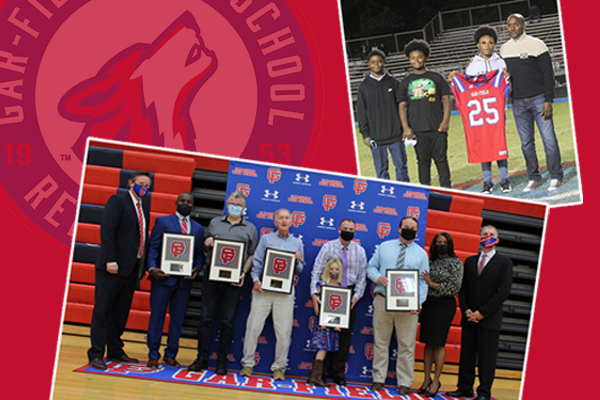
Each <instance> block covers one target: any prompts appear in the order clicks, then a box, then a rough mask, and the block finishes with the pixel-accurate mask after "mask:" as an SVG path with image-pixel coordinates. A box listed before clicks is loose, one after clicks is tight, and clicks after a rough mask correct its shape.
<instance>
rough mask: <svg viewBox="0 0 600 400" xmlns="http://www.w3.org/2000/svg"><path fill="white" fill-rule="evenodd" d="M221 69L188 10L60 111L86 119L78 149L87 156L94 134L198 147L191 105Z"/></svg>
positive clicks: (76, 92) (70, 95)
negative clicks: (85, 147)
mask: <svg viewBox="0 0 600 400" xmlns="http://www.w3.org/2000/svg"><path fill="white" fill-rule="evenodd" d="M216 69H217V58H216V56H215V54H214V52H212V51H211V50H209V49H207V48H206V47H205V46H204V42H203V40H202V37H201V36H200V28H199V27H198V24H197V23H196V20H195V18H194V17H193V16H192V14H191V13H190V12H187V11H186V12H185V13H183V14H182V15H181V16H180V17H179V18H177V19H176V20H175V21H174V22H173V23H172V24H171V25H170V26H169V27H168V28H167V29H165V30H164V31H163V32H162V33H161V34H160V35H159V36H158V37H157V38H156V39H155V40H154V41H153V42H152V43H149V44H148V43H138V44H135V45H132V46H130V47H128V48H127V49H125V50H123V51H121V52H120V53H119V54H117V55H116V56H115V57H113V58H112V59H111V60H109V61H108V62H107V63H106V64H105V65H104V66H103V67H102V68H101V69H100V71H99V72H98V74H97V75H96V76H95V77H93V78H90V79H88V80H85V81H83V82H81V83H79V84H78V85H76V86H74V87H73V88H72V89H70V90H69V91H68V92H67V93H66V94H65V95H64V96H63V97H62V99H61V101H60V103H59V112H60V114H61V115H62V116H63V117H65V118H67V119H70V120H72V121H78V122H85V127H84V129H83V131H82V133H81V135H80V136H79V138H78V140H77V141H76V142H75V144H74V146H73V151H74V153H75V154H76V155H77V156H78V157H79V158H80V159H81V160H83V152H84V146H85V141H86V138H87V137H88V136H95V137H100V138H106V139H115V140H121V141H129V142H135V143H141V144H151V145H155V146H161V147H163V146H167V147H171V148H178V149H186V150H191V151H195V150H196V146H195V143H194V140H195V137H196V135H195V131H194V127H193V125H192V123H191V120H190V117H189V107H190V104H191V102H192V100H193V99H194V97H195V95H196V93H197V92H198V90H199V89H200V87H201V86H202V84H203V83H204V82H206V80H208V79H209V78H210V77H211V76H212V75H213V74H214V72H215V70H216Z"/></svg>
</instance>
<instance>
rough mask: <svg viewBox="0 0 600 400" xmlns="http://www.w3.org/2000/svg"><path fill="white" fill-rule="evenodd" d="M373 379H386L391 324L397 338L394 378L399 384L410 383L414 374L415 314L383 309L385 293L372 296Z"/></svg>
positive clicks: (409, 385) (375, 380)
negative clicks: (373, 297)
mask: <svg viewBox="0 0 600 400" xmlns="http://www.w3.org/2000/svg"><path fill="white" fill-rule="evenodd" d="M373 307H374V311H373V336H374V340H375V349H374V353H373V382H381V383H385V379H386V377H387V372H388V363H389V348H390V340H391V338H392V332H393V331H394V327H395V328H396V338H397V341H398V353H397V357H396V381H397V382H398V386H407V387H411V385H412V383H413V378H414V365H415V344H416V339H417V324H418V322H419V316H418V315H411V314H410V313H408V312H405V311H396V312H388V311H385V297H383V296H380V295H377V296H375V299H374V300H373Z"/></svg>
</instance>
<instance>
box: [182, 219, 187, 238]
mask: <svg viewBox="0 0 600 400" xmlns="http://www.w3.org/2000/svg"><path fill="white" fill-rule="evenodd" d="M181 233H183V234H184V235H185V234H187V233H188V230H187V218H185V217H183V219H182V220H181Z"/></svg>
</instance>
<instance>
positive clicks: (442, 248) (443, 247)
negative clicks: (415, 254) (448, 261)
mask: <svg viewBox="0 0 600 400" xmlns="http://www.w3.org/2000/svg"><path fill="white" fill-rule="evenodd" d="M435 249H436V251H437V253H438V254H441V255H444V254H448V245H447V244H436V245H435Z"/></svg>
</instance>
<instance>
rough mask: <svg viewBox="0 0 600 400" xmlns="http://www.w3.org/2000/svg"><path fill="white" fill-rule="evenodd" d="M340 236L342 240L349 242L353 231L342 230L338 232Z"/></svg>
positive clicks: (352, 236)
mask: <svg viewBox="0 0 600 400" xmlns="http://www.w3.org/2000/svg"><path fill="white" fill-rule="evenodd" d="M340 235H341V237H342V240H344V241H346V242H349V241H351V240H352V239H353V238H354V232H350V231H342V233H341V234H340Z"/></svg>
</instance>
